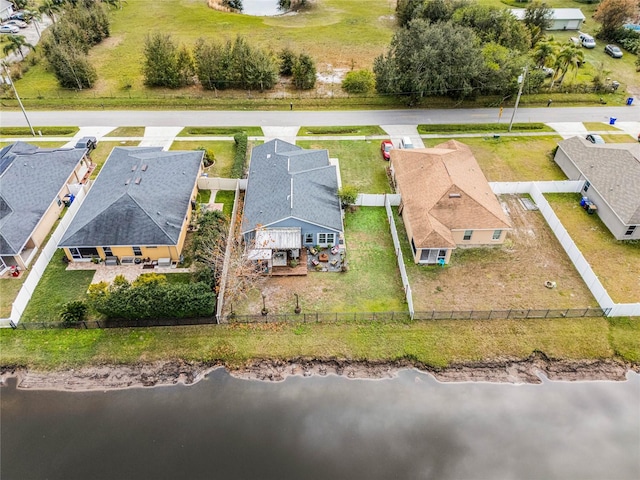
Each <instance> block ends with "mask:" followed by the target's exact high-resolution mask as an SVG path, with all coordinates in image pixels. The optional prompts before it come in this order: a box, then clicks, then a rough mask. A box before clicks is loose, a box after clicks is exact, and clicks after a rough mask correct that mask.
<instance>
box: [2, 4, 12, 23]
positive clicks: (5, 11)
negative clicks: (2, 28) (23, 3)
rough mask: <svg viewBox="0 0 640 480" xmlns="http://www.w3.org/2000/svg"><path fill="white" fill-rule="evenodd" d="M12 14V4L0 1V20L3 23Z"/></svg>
mask: <svg viewBox="0 0 640 480" xmlns="http://www.w3.org/2000/svg"><path fill="white" fill-rule="evenodd" d="M12 14H13V3H11V2H10V1H9V0H0V20H1V21H3V22H4V21H5V20H6V19H7V18H9V17H10V16H11V15H12Z"/></svg>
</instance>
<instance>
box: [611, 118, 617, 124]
mask: <svg viewBox="0 0 640 480" xmlns="http://www.w3.org/2000/svg"><path fill="white" fill-rule="evenodd" d="M616 120H617V118H616V117H609V125H615V124H616Z"/></svg>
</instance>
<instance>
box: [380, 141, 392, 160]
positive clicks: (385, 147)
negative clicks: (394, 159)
mask: <svg viewBox="0 0 640 480" xmlns="http://www.w3.org/2000/svg"><path fill="white" fill-rule="evenodd" d="M391 150H393V143H391V140H383V141H382V143H381V144H380V151H381V152H382V158H384V159H385V160H389V158H391V154H390V153H389V152H391Z"/></svg>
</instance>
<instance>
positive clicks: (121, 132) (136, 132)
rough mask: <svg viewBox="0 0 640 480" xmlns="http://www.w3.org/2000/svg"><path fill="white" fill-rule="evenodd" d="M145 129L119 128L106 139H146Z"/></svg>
mask: <svg viewBox="0 0 640 480" xmlns="http://www.w3.org/2000/svg"><path fill="white" fill-rule="evenodd" d="M144 130H145V127H118V128H116V129H114V130H112V131H110V132H109V133H107V134H106V135H105V137H144Z"/></svg>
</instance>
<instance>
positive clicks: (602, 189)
mask: <svg viewBox="0 0 640 480" xmlns="http://www.w3.org/2000/svg"><path fill="white" fill-rule="evenodd" d="M558 147H559V148H560V149H562V151H563V152H564V153H565V154H566V155H567V157H568V158H569V160H570V161H571V162H572V163H573V164H574V165H575V166H576V168H577V169H578V170H579V171H580V173H581V174H582V175H583V176H584V178H585V179H587V180H588V181H589V183H591V187H592V188H594V189H596V190H597V191H598V193H599V194H600V196H601V197H602V198H603V199H604V201H605V202H607V204H609V206H610V207H611V209H612V210H613V211H614V212H615V214H616V215H617V216H618V217H619V218H620V220H621V221H622V222H623V223H625V224H627V225H640V193H639V192H640V143H637V142H636V143H616V144H610V143H607V144H604V145H602V144H593V143H591V142H588V141H587V140H585V139H583V138H581V137H571V138H568V139H566V140H562V141H561V142H559V143H558Z"/></svg>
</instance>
